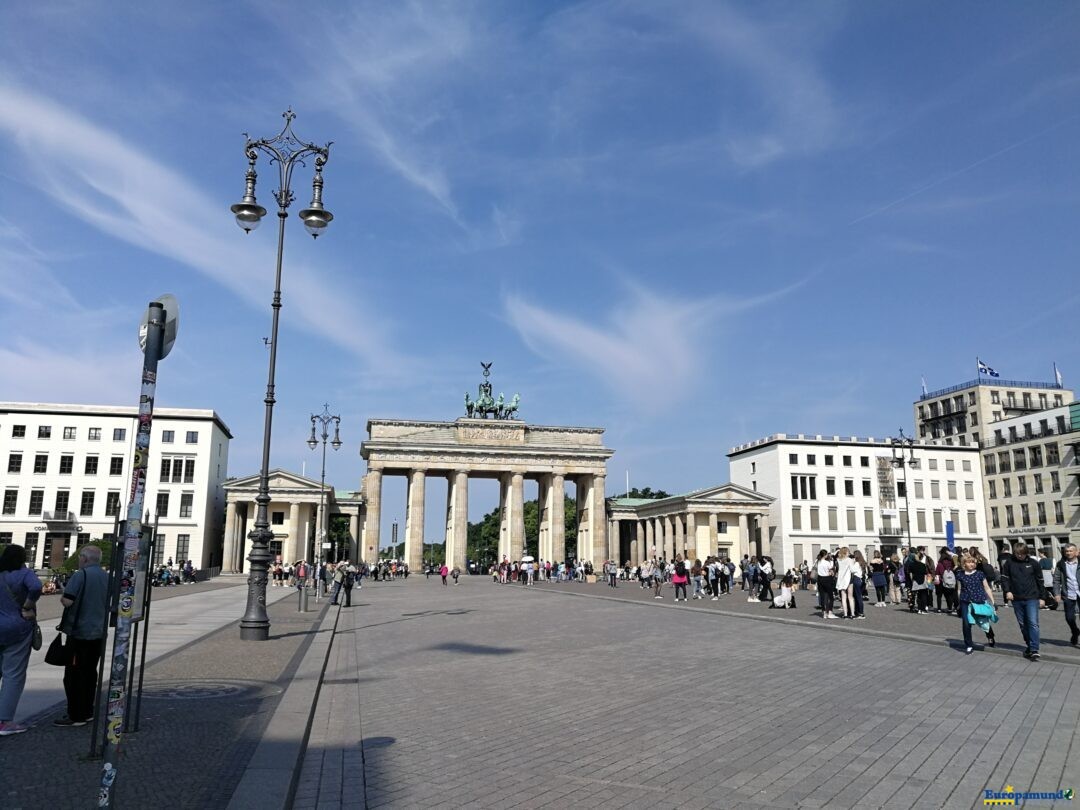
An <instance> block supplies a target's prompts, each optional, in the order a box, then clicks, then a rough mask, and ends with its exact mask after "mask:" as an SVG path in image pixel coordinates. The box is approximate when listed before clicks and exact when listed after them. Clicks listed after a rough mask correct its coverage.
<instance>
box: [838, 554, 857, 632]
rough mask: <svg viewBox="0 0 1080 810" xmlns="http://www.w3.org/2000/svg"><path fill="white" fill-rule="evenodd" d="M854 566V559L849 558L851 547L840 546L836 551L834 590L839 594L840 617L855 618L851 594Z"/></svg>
mask: <svg viewBox="0 0 1080 810" xmlns="http://www.w3.org/2000/svg"><path fill="white" fill-rule="evenodd" d="M854 566H855V561H854V560H853V559H851V549H849V548H848V547H847V546H840V549H839V550H838V551H837V552H836V592H837V593H838V594H840V617H841V618H842V619H854V618H855V602H854V599H853V598H852V594H851V589H852V587H853V584H852V573H853V571H854Z"/></svg>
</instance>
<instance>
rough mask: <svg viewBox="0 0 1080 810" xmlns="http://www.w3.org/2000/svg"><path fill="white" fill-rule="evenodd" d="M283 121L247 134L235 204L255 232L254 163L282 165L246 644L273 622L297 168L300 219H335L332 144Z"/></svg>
mask: <svg viewBox="0 0 1080 810" xmlns="http://www.w3.org/2000/svg"><path fill="white" fill-rule="evenodd" d="M282 117H283V118H284V119H285V126H284V127H283V128H282V130H281V132H279V133H278V134H277V135H275V136H274V137H273V138H260V139H258V140H253V139H252V138H251V137H250V136H248V135H247V134H246V133H245V134H244V137H245V139H246V142H245V144H244V154H245V155H247V159H248V169H247V173H246V174H245V176H244V183H245V186H244V198H243V199H242V200H241V201H240V202H238V203H237V204H236V205H234V206H232V208H231V209H230V210H232V212H233V214H235V215H236V224H237V225H239V226H240V227H241V228H242V229H243V230H244V232H245V233H250V232H251V231H253V230H255V228H257V227H258V226H259V222H260V221H261V220H262V218H263V217H264V216H266V209H265V208H263V207H262V206H261V205H259V204H258V202H256V200H255V180H256V172H255V163H256V161H257V160H258V158H259V153H260V152H261V153H262V154H264V155H266V156H268V157H269V158H270V163H271V165H273V164H277V168H278V179H279V183H280V184H279V186H278V189H277V191H275V192H274V199H275V200H277V204H278V212H277V214H278V239H277V265H276V269H275V272H274V298H273V301H272V303H271V305H270V306H271V309H272V311H273V316H272V319H271V326H270V342H269V346H270V370H269V373H268V375H267V382H266V397H265V399H264V402H265V403H266V416H265V420H264V423H263V446H262V467H261V468H260V470H259V494H258V495H257V496H256V497H255V502H256V504H258V510H257V512H256V516H255V527H254V528H253V529H252V530H251V533H250V534H249V535H248V539H249V540H251V552H250V553H249V554H248V561H249V562H250V563H251V565H250V569H251V573H250V574H249V575H248V594H247V610H246V611H245V612H244V615H243V617H242V618H241V619H240V638H241V640H243V641H265V640H266V639H268V638H269V637H270V618H269V616H267V613H266V579H267V572H268V570H269V568H270V559H271V555H270V541H271V540H272V539H273V537H274V533H273V531H271V529H270V520H269V515H268V508H269V505H270V434H271V425H272V423H273V416H274V370H275V366H276V364H277V348H278V346H277V341H278V317H279V315H280V312H281V258H282V252H283V250H284V247H285V219H286V218H287V217H288V209H289V206H290V205H291V204H292V202H293V200H294V199H295V196H294V195H293V192H292V189H291V187H290V186H291V182H292V173H293V169H294V168H295V167H296V166H297V165H306V164H305V163H304V160H305V159H306V158H308V157H313V158H314V162H315V177H314V179H313V180H312V183H311V205H310V206H309V207H308V208H305V209H304V210H302V211H301V212H300V219H302V220H303V221H304V227H305V228H307V231H308V233H310V234H311V235H312V236H313V237H318V236H319V234H321V233H323V232H324V231H325V230H326V226H327V225H329V224H330V221H331V220H332V219H333V218H334V217H333V214H331V213H330V212H329V211H327V210H326V209H325V208H323V203H322V189H323V178H322V170H323V166H324V165H325V164H326V161H327V160H328V159H329V157H330V143H327V144H326V146H316V145H315V144H313V143H305V142H304V141H301V140H300V139H299V138H297V137H296V135H295V134H294V133H293V131H292V122H293V119H294V118H296V115H295V113H293V111H292V110H286V111H285V112H284V113H283V114H282Z"/></svg>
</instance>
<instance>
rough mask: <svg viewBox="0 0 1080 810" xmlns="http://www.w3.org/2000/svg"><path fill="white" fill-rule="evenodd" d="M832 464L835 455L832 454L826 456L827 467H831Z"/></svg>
mask: <svg viewBox="0 0 1080 810" xmlns="http://www.w3.org/2000/svg"><path fill="white" fill-rule="evenodd" d="M832 465H833V457H832V456H825V466H826V467H831V466H832Z"/></svg>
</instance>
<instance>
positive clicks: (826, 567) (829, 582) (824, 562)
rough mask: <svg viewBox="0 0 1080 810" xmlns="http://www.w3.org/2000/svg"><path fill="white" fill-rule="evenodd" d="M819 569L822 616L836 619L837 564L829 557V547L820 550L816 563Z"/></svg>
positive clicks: (818, 580)
mask: <svg viewBox="0 0 1080 810" xmlns="http://www.w3.org/2000/svg"><path fill="white" fill-rule="evenodd" d="M814 565H815V570H816V571H817V590H818V607H819V608H821V618H823V619H835V618H837V616H836V615H835V614H834V613H833V592H834V591H835V590H836V565H835V563H833V561H832V560H831V559H830V558H829V552H828V550H827V549H824V548H823V549H822V550H821V551H820V552H818V558H817V562H816V563H815V564H814Z"/></svg>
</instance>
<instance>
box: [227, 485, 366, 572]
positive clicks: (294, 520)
mask: <svg viewBox="0 0 1080 810" xmlns="http://www.w3.org/2000/svg"><path fill="white" fill-rule="evenodd" d="M224 489H225V501H226V508H225V544H224V546H225V551H224V558H223V563H222V568H221V570H222V573H224V574H238V573H241V572H246V571H247V570H248V567H249V564H248V560H247V554H248V552H249V551H250V550H251V544H250V542H249V541H248V533H249V532H251V530H252V529H254V528H255V518H256V515H257V514H258V504H257V503H256V501H255V496H256V495H258V494H259V476H258V474H257V473H256V474H255V475H249V476H246V477H244V478H234V479H232V480H230V481H228V482H226V483H225V487H224ZM320 505H323V506H325V509H326V515H327V517H328V518H333V517H334V516H336V515H345V516H347V517H348V518H349V546H348V548H342V549H331V548H325V547H323V543H324V542H326V541H325V540H323V539H322V538H320V537H319V531H318V527H319V525H320V524H325V525H327V526H328V525H329V520H326V521H320V520H319V509H320ZM267 512H268V514H269V517H270V530H271V531H272V532H273V533H274V539H273V540H271V541H270V553H271V554H273V555H274V559H275V560H276V559H278V558H280V560H281V562H285V563H291V562H296V561H297V560H300V559H304V560H307V561H309V562H313V561H316V560H317V559H324V560H325V559H330V558H337V559H341V558H342V557H348V558H349V559H350V560H357V559H362V555H360V548H359V539H360V531H361V527H362V526H363V520H364V499H363V497H362V495H361V494H360V493H359V492H335V491H334V490H333V489H332V488H331V487H330V486H329V485H327V486H326V488H325V490H323V488H322V485H320V484H319V482H318V481H313V480H312V479H310V478H305V477H304V476H302V475H297V474H296V473H291V472H288V471H286V470H271V471H270V503H269V505H268V507H267Z"/></svg>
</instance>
